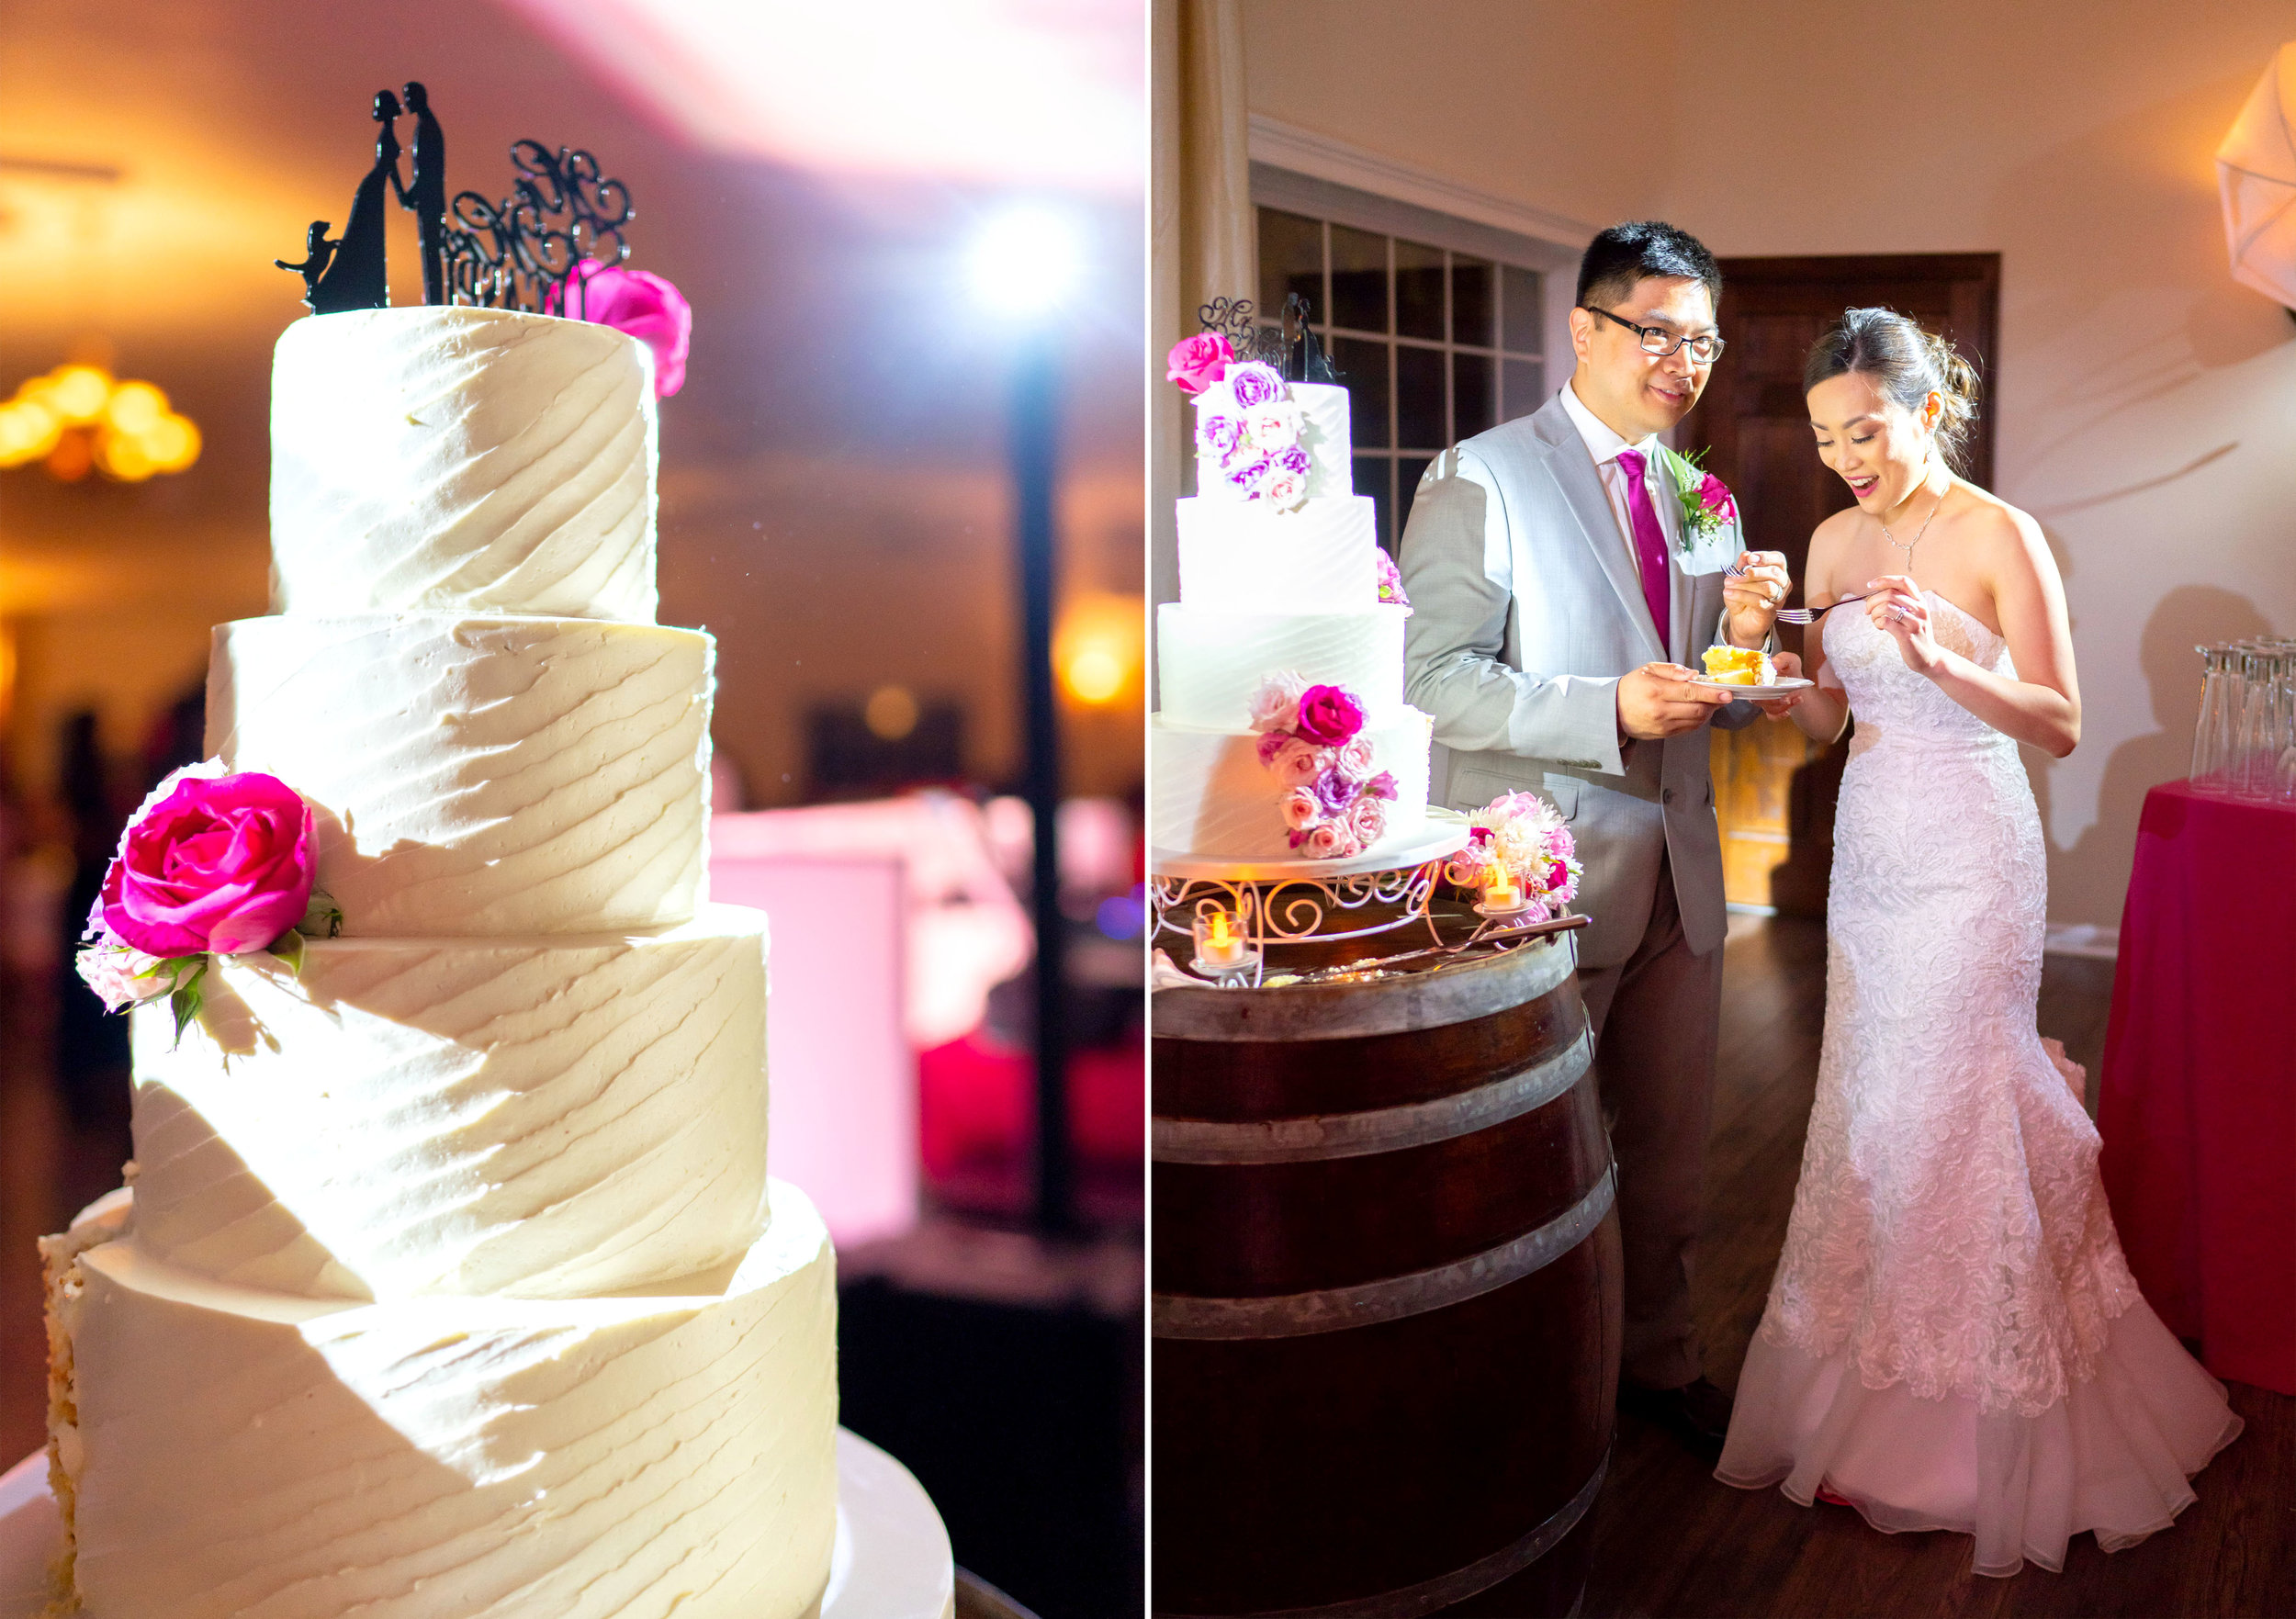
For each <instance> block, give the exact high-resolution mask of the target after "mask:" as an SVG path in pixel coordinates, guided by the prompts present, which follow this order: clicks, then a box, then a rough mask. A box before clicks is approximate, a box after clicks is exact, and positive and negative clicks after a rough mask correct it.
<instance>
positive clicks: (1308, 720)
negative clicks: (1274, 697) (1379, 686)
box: [1299, 686, 1363, 748]
mask: <svg viewBox="0 0 2296 1619" xmlns="http://www.w3.org/2000/svg"><path fill="white" fill-rule="evenodd" d="M1362 729H1363V704H1361V703H1357V702H1356V700H1355V698H1353V697H1352V696H1350V695H1348V693H1347V692H1346V691H1345V690H1343V689H1342V688H1340V687H1338V686H1310V687H1309V688H1308V689H1307V690H1306V691H1302V692H1300V724H1299V732H1300V736H1303V737H1305V738H1306V739H1307V740H1309V741H1310V742H1313V743H1316V744H1318V745H1320V746H1322V747H1325V748H1337V747H1340V746H1342V745H1343V744H1345V742H1346V741H1347V740H1348V739H1349V738H1350V737H1352V736H1355V734H1356V732H1357V731H1360V730H1362Z"/></svg>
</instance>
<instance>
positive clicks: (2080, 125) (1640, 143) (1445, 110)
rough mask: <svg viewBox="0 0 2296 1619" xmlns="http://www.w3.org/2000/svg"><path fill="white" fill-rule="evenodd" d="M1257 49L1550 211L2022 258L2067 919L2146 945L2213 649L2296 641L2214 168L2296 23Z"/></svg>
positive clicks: (2272, 477)
mask: <svg viewBox="0 0 2296 1619" xmlns="http://www.w3.org/2000/svg"><path fill="white" fill-rule="evenodd" d="M1247 27H1248V35H1247V43H1246V49H1247V51H1248V69H1249V84H1250V95H1251V101H1252V110H1253V111H1254V112H1255V114H1259V115H1263V116H1265V117H1268V118H1276V119H1279V120H1281V121H1282V122H1284V123H1287V124H1291V125H1295V126H1298V127H1300V128H1301V129H1310V130H1313V131H1315V132H1317V133H1319V134H1322V135H1324V136H1327V137H1331V138H1333V139H1335V140H1338V141H1345V142H1348V143H1350V144H1352V145H1355V146H1357V147H1360V148H1363V149H1365V150H1366V151H1367V152H1373V153H1378V154H1380V155H1383V156H1386V157H1388V158H1390V159H1392V160H1395V161H1398V162H1401V163H1409V164H1412V165H1413V166H1416V167H1419V168H1423V169H1426V170H1431V171H1435V172H1437V173H1440V174H1446V175H1449V176H1452V177H1454V178H1455V179H1456V180H1458V182H1459V183H1461V184H1465V185H1471V186H1475V187H1477V188H1479V189H1480V190H1482V191H1484V192H1487V193H1491V194H1493V195H1497V196H1503V197H1510V198H1513V199H1515V200H1516V201H1518V202H1520V203H1521V204H1522V205H1523V206H1525V208H1535V209H1545V210H1549V211H1551V212H1555V213H1559V214H1563V215H1567V216H1572V217H1576V218H1579V219H1589V220H1593V221H1595V222H1597V223H1601V222H1606V221H1609V220H1612V219H1627V218H1640V217H1649V216H1653V215H1656V216H1659V217H1663V218H1666V219H1672V220H1673V221H1674V222H1676V223H1678V224H1680V225H1683V226H1684V227H1686V228H1688V229H1690V230H1694V231H1696V232H1697V233H1698V234H1699V235H1700V236H1701V237H1703V238H1704V239H1705V241H1706V242H1708V243H1709V244H1710V245H1711V246H1712V247H1713V248H1714V249H1715V251H1716V253H1721V254H1724V255H1741V254H1742V255H1754V254H1779V253H1946V252H1971V251H1994V252H1998V253H2000V254H2001V255H2002V293H2001V337H2000V344H2001V353H2000V354H1999V356H1998V365H1997V368H1996V369H1997V373H1998V379H1999V396H1998V400H1997V401H1996V402H1995V409H1996V410H1997V412H1998V414H1997V450H1996V467H1997V472H1996V476H1997V479H1998V491H1999V492H2000V493H2001V494H2002V495H2003V496H2004V497H2006V498H2007V499H2009V500H2013V501H2015V502H2016V503H2018V504H2019V505H2020V506H2022V507H2024V508H2025V509H2026V510H2027V511H2029V512H2032V514H2033V515H2034V516H2035V517H2036V518H2038V519H2039V520H2040V522H2041V523H2042V525H2043V529H2044V531H2045V532H2046V533H2047V534H2048V536H2049V539H2050V543H2051V545H2052V546H2053V548H2054V551H2055V553H2056V556H2057V560H2058V563H2059V566H2060V567H2061V568H2063V569H2064V572H2065V585H2066V590H2067V594H2068V597H2069V600H2070V602H2071V606H2072V613H2073V628H2074V641H2075V646H2076V650H2077V654H2078V657H2079V666H2080V674H2081V681H2082V695H2083V699H2084V703H2085V708H2086V723H2085V729H2084V738H2083V741H2082V744H2081V747H2080V748H2079V749H2078V751H2077V752H2076V753H2075V754H2074V755H2073V757H2072V758H2070V759H2065V760H2064V761H2062V762H2059V761H2052V760H2048V759H2043V758H2040V757H2039V756H2033V757H2032V760H2031V763H2032V767H2033V784H2034V788H2035V792H2036V793H2037V795H2038V796H2039V798H2040V800H2041V803H2042V808H2043V817H2044V822H2045V825H2046V828H2047V831H2048V834H2049V840H2050V847H2051V866H2052V869H2051V895H2050V910H2051V915H2052V916H2053V918H2054V919H2055V920H2058V921H2062V922H2097V923H2104V924H2108V925H2110V924H2114V923H2117V921H2118V919H2119V916H2120V910H2121V900H2122V892H2123V890H2124V889H2125V887H2126V884H2127V882H2128V867H2129V858H2130V851H2131V849H2133V845H2134V841H2135V837H2136V820H2137V814H2138V811H2139V809H2140V807H2141V805H2142V804H2143V801H2144V790H2145V789H2146V788H2147V787H2148V786H2150V785H2152V784H2153V783H2154V782H2155V781H2166V780H2170V779H2173V778H2175V777H2178V776H2180V775H2182V774H2184V772H2185V769H2186V766H2187V763H2188V759H2189V747H2190V737H2191V727H2192V718H2193V712H2194V707H2195V703H2196V701H2197V697H2198V687H2199V661H2198V659H2197V658H2195V657H2194V656H2193V654H2192V651H2191V647H2192V644H2193V643H2194V642H2195V641H2196V640H2200V639H2208V638H2216V637H2222V636H2224V635H2241V634H2255V633H2259V632H2262V631H2265V630H2268V629H2269V630H2274V631H2278V632H2280V633H2290V632H2291V631H2296V558H2291V555H2290V553H2291V548H2296V479H2291V478H2290V477H2289V475H2288V474H2289V469H2290V468H2291V467H2296V326H2291V324H2290V320H2289V318H2288V317H2287V316H2286V315H2285V314H2284V313H2283V312H2281V311H2280V310H2279V308H2278V307H2277V306H2275V305H2273V304H2272V303H2271V302H2269V301H2268V300H2267V299H2266V298H2262V297H2260V296H2258V295H2257V294H2255V293H2252V292H2249V291H2248V290H2246V289H2245V288H2244V287H2238V286H2236V285H2234V283H2233V281H2232V280H2231V278H2230V276H2229V275H2228V273H2227V270H2226V264H2225V249H2224V238H2223V227H2222V223H2221V217H2220V215H2219V212H2218V204H2217V197H2216V188H2215V187H2216V182H2215V173H2214V166H2213V163H2212V154H2213V152H2214V150H2215V147H2216V144H2217V142H2218V141H2220V140H2221V139H2222V138H2223V133H2224V131H2225V130H2226V129H2228V128H2229V127H2230V126H2231V124H2232V121H2233V118H2234V116H2235V115H2236V114H2237V113H2238V111H2239V109H2240V107H2241V104H2242V103H2243V101H2244V100H2245V98H2246V96H2247V95H2248V93H2249V91H2250V90H2251V88H2252V87H2253V86H2254V85H2255V84H2256V81H2257V78H2258V77H2260V76H2261V75H2262V73H2264V71H2265V68H2266V67H2267V65H2268V62H2270V60H2271V56H2272V53H2273V51H2275V50H2276V49H2277V48H2278V47H2279V44H2281V43H2282V42H2283V40H2284V39H2290V38H2296V12H2291V11H2290V9H2289V8H2288V7H2286V6H2268V5H2264V4H2260V3H2257V0H2214V3H2213V4H2212V5H2210V6H2207V7H2205V8H2202V7H2185V6H2169V5H2167V4H2144V5H2140V4H2131V3H2127V0H2122V3H2119V4H2089V5H2080V6H2075V5H2066V4H2056V5H2034V4H2025V5H2017V6H2008V5H2003V4H2000V0H1985V3H1981V0H1931V3H1930V4H1928V5H1925V6H1921V7H1919V8H1904V9H1889V10H1885V9H1884V8H1867V9H1863V10H1848V9H1844V8H1842V7H1840V6H1818V5H1814V4H1799V3H1792V4H1788V3H1779V4H1768V5H1737V6H1716V5H1712V4H1706V5H1676V4H1652V5H1645V6H1637V7H1633V8H1626V9H1618V8H1600V7H1593V6H1558V5H1547V4H1530V3H1523V0H1434V3H1431V0H1351V4H1350V5H1348V6H1344V7H1342V6H1324V5H1321V4H1317V3H1316V0H1249V6H1248V10H1247ZM1637 45H1639V46H1640V47H1641V48H1642V49H1641V54H1642V55H1643V56H1646V57H1649V56H1655V57H1656V58H1658V59H1660V60H1663V61H1665V62H1669V63H1670V64H1671V65H1669V66H1668V67H1666V68H1662V69H1660V70H1659V71H1656V72H1652V73H1640V72H1638V71H1636V70H1635V67H1634V62H1635V61H1636V60H1637V56H1636V53H1635V51H1636V47H1637ZM1723 320H1724V323H1725V326H1726V327H1727V325H1728V299H1727V297H1726V298H1725V303H1724V309H1723Z"/></svg>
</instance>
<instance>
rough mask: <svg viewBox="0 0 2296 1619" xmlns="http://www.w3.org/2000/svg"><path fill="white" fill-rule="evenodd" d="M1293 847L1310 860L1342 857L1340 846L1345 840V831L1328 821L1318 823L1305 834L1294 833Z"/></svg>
mask: <svg viewBox="0 0 2296 1619" xmlns="http://www.w3.org/2000/svg"><path fill="white" fill-rule="evenodd" d="M1291 836H1292V838H1293V840H1294V841H1293V847H1294V848H1296V849H1299V851H1300V853H1301V854H1303V855H1305V856H1306V857H1307V858H1308V859H1309V860H1333V859H1334V858H1338V857H1340V856H1343V855H1344V854H1345V852H1346V851H1345V849H1343V848H1342V845H1343V844H1344V843H1345V841H1346V839H1347V833H1346V829H1345V827H1344V826H1334V825H1333V824H1332V823H1331V822H1329V821H1319V822H1317V823H1316V824H1315V825H1314V826H1311V827H1310V828H1309V829H1308V830H1307V831H1305V832H1294V833H1293V834H1292V835H1291Z"/></svg>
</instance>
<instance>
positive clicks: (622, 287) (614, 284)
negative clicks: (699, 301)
mask: <svg viewBox="0 0 2296 1619" xmlns="http://www.w3.org/2000/svg"><path fill="white" fill-rule="evenodd" d="M574 275H575V279H576V280H577V281H578V282H580V287H578V288H577V289H576V290H575V293H574V296H573V298H571V299H570V300H567V301H570V302H571V303H572V305H573V308H572V310H571V313H572V314H573V316H574V318H575V319H576V320H591V321H595V322H596V323H597V324H599V325H601V326H611V327H613V329H614V330H615V331H616V332H628V333H629V334H630V335H631V336H632V337H635V338H636V339H637V340H638V342H640V343H644V344H645V345H646V346H647V348H649V349H651V350H653V351H654V397H655V398H656V399H668V398H669V397H670V395H671V394H674V393H676V392H677V391H678V390H679V389H680V388H683V387H684V386H685V380H686V351H687V349H688V348H690V347H691V346H692V341H693V308H692V305H690V304H688V303H687V302H686V300H685V298H684V296H683V295H682V294H681V293H680V292H679V290H678V289H677V288H676V287H672V286H671V285H670V283H669V282H667V281H665V280H663V279H662V278H661V277H660V276H658V275H652V274H649V273H648V272H647V271H645V270H625V269H624V268H623V267H622V266H621V265H620V264H600V263H598V261H597V260H595V259H584V260H583V261H582V262H581V264H580V266H579V267H578V268H577V269H576V270H575V272H574ZM561 294H562V289H561V287H559V286H557V284H553V285H552V287H551V288H550V290H549V291H548V292H547V293H546V294H545V295H544V297H543V300H542V312H543V313H544V314H546V315H559V314H565V313H568V310H566V309H560V308H559V304H560V302H561V301H562V299H561Z"/></svg>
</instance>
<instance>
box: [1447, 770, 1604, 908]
mask: <svg viewBox="0 0 2296 1619" xmlns="http://www.w3.org/2000/svg"><path fill="white" fill-rule="evenodd" d="M1468 826H1469V832H1468V844H1467V847H1466V848H1465V849H1461V850H1459V852H1458V853H1457V854H1455V855H1453V856H1452V857H1451V859H1450V860H1448V861H1447V862H1446V864H1445V866H1444V868H1443V876H1444V880H1445V881H1446V882H1447V883H1451V884H1452V885H1453V886H1454V887H1458V888H1463V889H1466V890H1468V891H1469V893H1472V894H1480V893H1481V892H1482V890H1483V887H1484V884H1485V883H1488V882H1489V881H1490V877H1491V868H1492V867H1493V866H1504V867H1505V868H1506V869H1507V871H1509V872H1510V873H1512V874H1513V876H1514V881H1515V883H1516V884H1517V885H1518V886H1519V887H1520V888H1521V889H1522V891H1523V893H1524V895H1525V897H1526V898H1527V899H1528V900H1529V901H1530V905H1529V908H1528V909H1527V910H1526V911H1525V913H1524V915H1525V917H1527V918H1528V919H1529V920H1531V921H1534V922H1545V921H1549V920H1551V919H1552V918H1554V917H1556V916H1561V915H1562V914H1563V911H1564V910H1565V909H1566V908H1567V907H1568V906H1569V905H1570V902H1571V901H1572V900H1574V899H1576V898H1578V897H1579V879H1580V877H1581V875H1583V874H1584V868H1582V867H1581V865H1580V864H1579V858H1578V854H1579V851H1578V845H1577V844H1576V843H1574V842H1573V841H1572V840H1571V837H1570V827H1568V826H1564V825H1563V823H1562V816H1561V815H1559V814H1558V813H1557V812H1556V810H1555V806H1554V805H1553V804H1548V802H1547V801H1546V800H1545V799H1543V798H1541V797H1539V795H1538V794H1537V793H1503V794H1502V795H1501V796H1500V797H1497V798H1494V799H1492V800H1491V802H1490V803H1489V804H1485V805H1484V806H1483V807H1482V808H1481V809H1479V810H1477V811H1476V812H1475V813H1474V814H1473V815H1469V817H1468Z"/></svg>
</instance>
